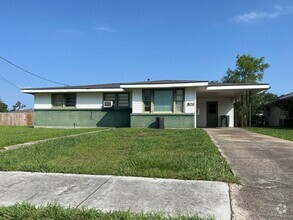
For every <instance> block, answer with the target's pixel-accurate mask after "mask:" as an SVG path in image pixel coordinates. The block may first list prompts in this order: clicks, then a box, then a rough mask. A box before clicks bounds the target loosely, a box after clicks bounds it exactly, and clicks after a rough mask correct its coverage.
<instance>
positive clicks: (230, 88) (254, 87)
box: [207, 85, 270, 91]
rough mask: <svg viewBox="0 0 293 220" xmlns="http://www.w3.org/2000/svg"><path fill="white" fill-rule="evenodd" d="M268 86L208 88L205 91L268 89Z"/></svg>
mask: <svg viewBox="0 0 293 220" xmlns="http://www.w3.org/2000/svg"><path fill="white" fill-rule="evenodd" d="M269 88H270V85H238V86H237V85H234V86H208V87H207V90H213V91H216V90H241V89H269Z"/></svg>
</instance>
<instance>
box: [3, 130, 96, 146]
mask: <svg viewBox="0 0 293 220" xmlns="http://www.w3.org/2000/svg"><path fill="white" fill-rule="evenodd" d="M96 129H97V128H96ZM88 131H94V129H93V128H80V129H56V128H32V127H16V126H0V148H1V147H5V146H10V145H14V144H22V143H25V142H30V141H37V140H42V139H46V138H52V137H61V136H65V135H70V134H78V133H84V132H88Z"/></svg>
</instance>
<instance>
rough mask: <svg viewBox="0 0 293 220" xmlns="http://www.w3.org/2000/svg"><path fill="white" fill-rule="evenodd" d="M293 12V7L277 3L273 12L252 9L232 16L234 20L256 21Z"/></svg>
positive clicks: (243, 21) (241, 21)
mask: <svg viewBox="0 0 293 220" xmlns="http://www.w3.org/2000/svg"><path fill="white" fill-rule="evenodd" d="M289 13H292V8H291V7H284V6H280V5H276V6H275V7H274V10H273V11H272V12H264V11H252V12H248V13H245V14H241V15H237V16H235V17H233V18H232V20H233V21H235V22H239V23H255V22H257V21H261V20H269V19H274V18H277V17H280V16H282V15H286V14H289Z"/></svg>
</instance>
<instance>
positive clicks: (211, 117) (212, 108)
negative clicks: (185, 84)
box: [207, 102, 218, 127]
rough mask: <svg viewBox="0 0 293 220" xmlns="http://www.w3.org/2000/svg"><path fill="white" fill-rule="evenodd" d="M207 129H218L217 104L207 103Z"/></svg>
mask: <svg viewBox="0 0 293 220" xmlns="http://www.w3.org/2000/svg"><path fill="white" fill-rule="evenodd" d="M207 127H218V102H207Z"/></svg>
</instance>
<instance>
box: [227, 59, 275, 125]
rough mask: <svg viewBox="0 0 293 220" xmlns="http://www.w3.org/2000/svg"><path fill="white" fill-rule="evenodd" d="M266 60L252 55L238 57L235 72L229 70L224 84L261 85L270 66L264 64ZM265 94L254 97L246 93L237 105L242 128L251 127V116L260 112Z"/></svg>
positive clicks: (237, 113)
mask: <svg viewBox="0 0 293 220" xmlns="http://www.w3.org/2000/svg"><path fill="white" fill-rule="evenodd" d="M264 60H265V58H264V57H260V58H255V57H252V56H250V55H241V56H240V55H237V57H236V67H235V69H234V70H231V69H230V68H228V70H227V72H226V76H224V77H223V78H222V82H223V83H259V82H261V81H262V79H263V76H264V71H265V70H266V69H267V68H269V66H270V65H269V64H268V63H265V62H264ZM263 95H264V94H255V95H252V94H251V92H246V93H245V94H243V95H242V96H241V100H240V101H238V102H236V103H235V110H236V117H237V119H238V120H239V121H240V122H241V126H242V127H243V126H247V125H249V126H251V116H252V115H253V114H255V113H256V111H257V110H258V108H259V106H260V103H261V100H262V98H263Z"/></svg>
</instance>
